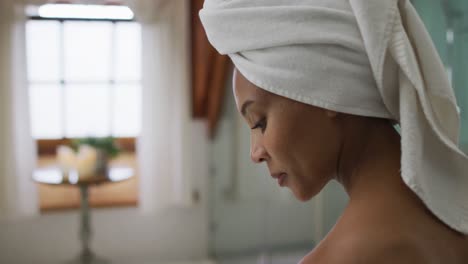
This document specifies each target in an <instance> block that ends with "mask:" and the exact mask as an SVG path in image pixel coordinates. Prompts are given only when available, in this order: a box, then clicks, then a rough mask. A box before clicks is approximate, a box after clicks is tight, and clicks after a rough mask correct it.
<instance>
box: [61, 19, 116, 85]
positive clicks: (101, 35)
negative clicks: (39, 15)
mask: <svg viewBox="0 0 468 264" xmlns="http://www.w3.org/2000/svg"><path fill="white" fill-rule="evenodd" d="M111 38H112V23H111V22H83V21H68V22H64V46H65V79H66V80H68V81H91V80H102V81H105V80H109V79H110V76H109V74H110V64H111Z"/></svg>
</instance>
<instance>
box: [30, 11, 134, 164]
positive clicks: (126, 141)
mask: <svg viewBox="0 0 468 264" xmlns="http://www.w3.org/2000/svg"><path fill="white" fill-rule="evenodd" d="M27 20H39V21H58V22H60V24H61V27H63V24H64V22H67V21H86V22H111V23H112V24H113V25H114V26H115V24H116V23H122V22H136V20H135V19H86V18H45V17H40V16H28V18H27ZM62 33H63V32H62ZM62 39H63V38H62ZM61 48H62V49H63V43H62V44H61ZM60 53H61V55H60V56H61V60H62V61H63V50H62V51H61V52H60ZM61 75H62V76H60V77H61V79H60V85H61V87H62V88H63V87H64V85H66V81H65V80H64V76H63V74H61ZM140 82H141V80H140ZM31 83H32V82H30V81H29V80H28V86H29V85H30V84H31ZM41 83H42V82H41ZM44 83H46V82H44ZM109 84H110V85H113V84H115V80H114V79H112V78H111V80H109ZM73 139H74V138H68V137H64V138H61V139H36V144H37V154H38V156H44V155H54V154H55V153H56V149H57V147H58V146H60V145H71V142H72V140H73ZM116 141H117V144H118V145H119V147H120V148H121V149H122V150H123V151H127V152H130V153H134V152H135V149H136V137H117V138H116Z"/></svg>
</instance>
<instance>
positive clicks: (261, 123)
mask: <svg viewBox="0 0 468 264" xmlns="http://www.w3.org/2000/svg"><path fill="white" fill-rule="evenodd" d="M257 128H260V129H261V131H262V133H263V132H265V129H266V117H263V118H261V119H260V120H259V121H258V122H257V123H255V125H254V126H253V127H252V128H251V129H252V130H254V129H257Z"/></svg>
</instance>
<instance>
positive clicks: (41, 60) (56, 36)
mask: <svg viewBox="0 0 468 264" xmlns="http://www.w3.org/2000/svg"><path fill="white" fill-rule="evenodd" d="M26 40H27V41H26V42H27V43H26V45H27V62H28V78H29V80H31V81H58V80H59V78H60V70H59V67H60V66H59V63H60V55H59V52H60V23H59V22H57V21H36V20H30V21H28V23H27V24H26Z"/></svg>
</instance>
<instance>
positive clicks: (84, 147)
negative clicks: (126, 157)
mask: <svg viewBox="0 0 468 264" xmlns="http://www.w3.org/2000/svg"><path fill="white" fill-rule="evenodd" d="M72 148H73V149H74V150H75V152H77V153H78V155H80V154H82V155H86V152H95V153H96V155H95V156H96V157H95V167H94V171H95V172H98V173H103V172H105V171H107V164H108V162H109V159H110V158H114V157H116V156H117V155H118V154H119V153H120V148H119V147H118V145H117V143H116V140H115V138H114V137H85V138H77V139H74V140H72ZM78 160H80V159H79V158H78Z"/></svg>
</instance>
